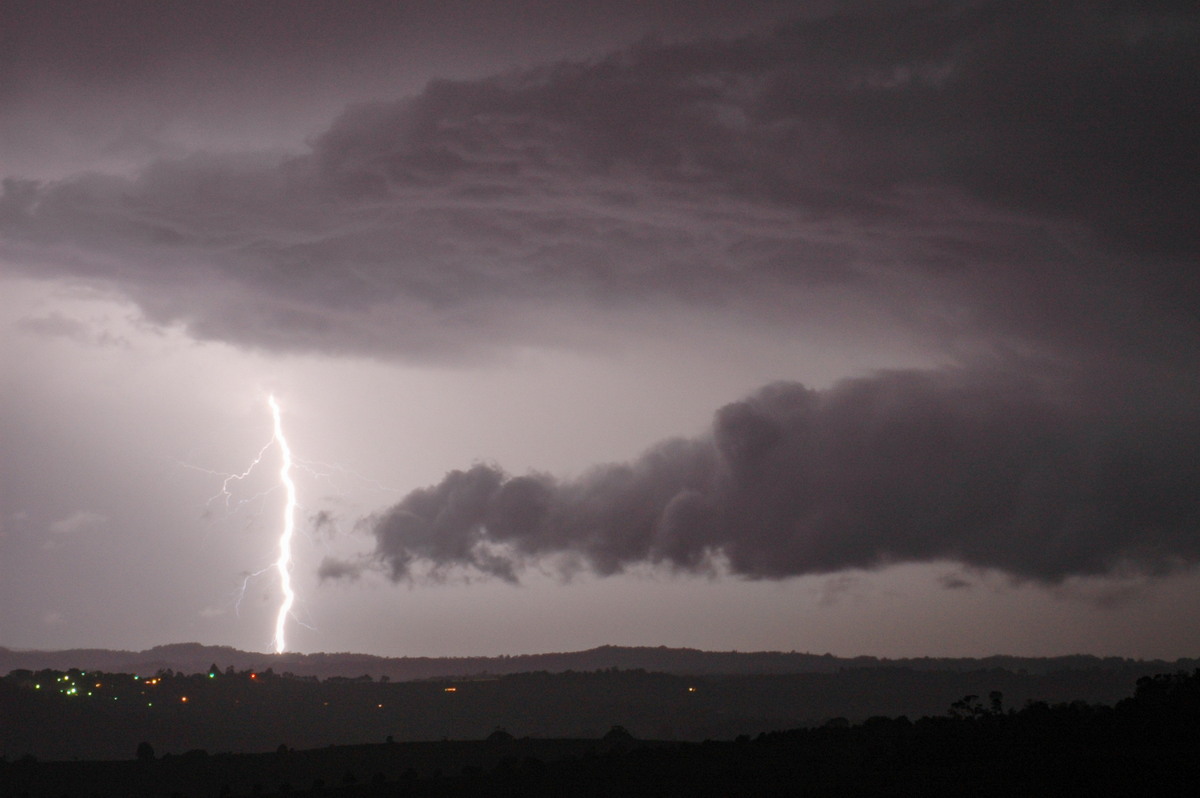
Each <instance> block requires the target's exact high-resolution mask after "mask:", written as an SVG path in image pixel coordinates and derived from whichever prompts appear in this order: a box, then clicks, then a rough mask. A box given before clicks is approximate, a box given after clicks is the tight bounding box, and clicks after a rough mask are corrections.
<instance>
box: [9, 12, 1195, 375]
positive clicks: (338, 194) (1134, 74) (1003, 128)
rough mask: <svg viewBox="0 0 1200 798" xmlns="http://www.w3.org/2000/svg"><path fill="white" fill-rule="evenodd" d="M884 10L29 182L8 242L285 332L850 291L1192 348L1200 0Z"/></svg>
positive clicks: (165, 309)
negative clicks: (112, 171)
mask: <svg viewBox="0 0 1200 798" xmlns="http://www.w3.org/2000/svg"><path fill="white" fill-rule="evenodd" d="M870 9H871V11H870V13H867V12H866V11H858V12H855V11H851V12H845V13H830V14H828V15H826V16H823V17H818V18H808V19H804V20H799V21H796V22H793V23H790V24H785V25H781V26H778V27H776V28H773V29H771V30H769V31H766V32H761V33H758V34H753V35H747V36H741V37H737V38H732V39H726V40H705V41H695V42H661V41H657V40H654V39H648V40H646V41H644V42H642V43H641V44H639V45H637V46H635V47H632V48H630V49H627V50H625V51H622V52H619V53H616V54H614V55H612V56H610V57H607V58H603V59H598V60H592V61H587V62H576V63H560V64H555V65H550V66H546V67H542V68H539V69H533V70H525V71H518V72H514V73H510V74H506V75H503V76H499V77H495V78H491V79H484V80H471V81H437V82H434V83H431V84H430V85H429V86H428V87H427V88H426V89H425V90H424V91H423V92H421V93H420V94H419V95H417V96H415V97H412V98H409V99H406V100H402V101H395V102H385V103H375V104H362V105H356V106H354V107H352V108H350V109H348V110H347V111H346V112H345V113H344V114H342V115H341V116H340V117H339V118H338V119H337V120H336V121H335V122H333V124H332V125H331V126H330V127H329V128H328V130H326V131H325V133H324V134H322V135H321V136H319V137H317V138H316V139H314V140H313V142H312V146H311V151H310V152H307V153H304V154H301V155H297V156H295V157H291V158H288V159H285V160H283V161H280V160H279V159H278V157H266V156H262V157H255V156H239V157H237V158H234V157H230V156H224V155H196V156H192V157H189V158H183V159H176V160H163V161H159V162H157V163H156V164H154V165H152V166H150V167H149V168H147V169H145V170H144V171H142V172H141V173H140V174H139V175H137V176H136V177H131V178H126V177H116V176H102V175H95V174H92V175H83V176H79V177H75V178H71V179H67V180H63V181H58V182H50V183H42V184H38V183H33V182H29V181H22V180H9V181H7V182H6V183H5V186H4V194H3V198H0V254H3V255H4V257H5V258H6V260H8V261H9V262H11V263H13V264H15V265H18V266H24V267H25V268H27V269H30V270H36V271H37V273H39V274H43V275H52V274H68V275H72V276H76V277H83V278H86V279H90V280H94V281H97V282H101V283H105V284H109V285H112V286H115V287H117V288H118V289H119V290H121V291H124V292H125V293H127V294H128V295H129V296H131V297H132V298H133V299H134V300H135V301H137V302H138V303H139V304H140V305H141V306H142V308H143V309H144V311H145V312H146V314H147V315H148V316H149V317H150V318H151V319H152V320H155V321H158V322H162V323H180V324H184V325H186V326H187V327H188V328H189V329H190V331H191V332H192V334H194V335H196V336H198V337H204V338H213V339H220V340H226V341H230V342H233V343H235V344H240V345H245V346H252V347H262V348H267V349H276V350H284V349H290V350H302V351H323V352H334V353H337V352H354V353H369V354H391V355H399V356H407V357H434V358H445V357H456V356H463V355H465V354H469V353H471V352H475V351H478V350H481V349H487V348H489V347H496V346H504V345H506V344H510V343H519V342H529V341H543V342H544V341H548V340H554V339H559V338H562V337H564V336H569V335H570V325H571V324H574V323H576V322H579V323H582V324H585V325H586V324H587V321H586V320H587V319H589V318H592V319H593V323H594V318H595V316H596V314H600V315H601V316H608V315H610V314H612V313H614V312H618V313H619V312H621V311H627V310H631V311H636V310H639V309H646V308H652V307H654V308H661V307H670V306H677V307H685V306H686V307H701V308H705V309H708V310H712V311H719V312H723V313H729V314H734V313H751V314H760V315H765V316H767V317H769V318H772V319H773V320H775V321H778V322H784V323H792V324H799V323H801V322H800V320H801V319H803V318H808V317H810V316H811V315H812V314H815V313H817V312H818V310H819V309H820V308H821V307H822V306H824V305H827V304H828V303H829V302H830V300H831V298H835V297H846V296H854V297H859V298H861V299H862V301H864V302H866V303H870V304H873V305H875V306H876V307H879V308H882V309H884V310H883V311H882V312H884V313H885V314H891V315H892V320H893V321H894V322H895V323H899V324H902V325H906V326H907V327H908V328H909V329H910V330H913V331H916V332H917V333H918V334H923V335H926V336H928V338H929V340H931V341H937V342H938V344H939V345H941V346H943V347H950V349H951V351H956V352H957V351H958V350H959V349H960V348H964V351H972V347H978V346H979V342H980V341H981V340H986V341H987V342H988V345H989V346H991V347H1000V348H1004V347H1013V348H1018V349H1030V348H1033V349H1038V350H1040V351H1042V352H1051V353H1061V352H1062V351H1067V352H1070V353H1072V356H1076V355H1078V354H1079V353H1080V352H1086V353H1087V354H1088V356H1101V357H1104V356H1109V355H1111V354H1113V353H1117V354H1119V355H1121V356H1124V357H1128V358H1133V359H1142V358H1152V359H1159V360H1175V361H1178V360H1179V359H1180V358H1181V357H1184V358H1185V359H1186V357H1185V355H1181V348H1182V349H1183V350H1184V351H1187V350H1192V351H1193V352H1194V350H1195V348H1196V347H1197V346H1198V345H1200V335H1198V333H1197V324H1196V322H1197V319H1196V312H1195V308H1196V307H1200V291H1198V290H1197V285H1196V278H1195V276H1194V269H1193V268H1192V266H1191V263H1192V262H1193V261H1194V258H1195V256H1196V255H1197V254H1200V247H1198V246H1197V244H1198V240H1197V237H1196V236H1197V233H1196V226H1195V225H1194V224H1193V223H1192V213H1193V210H1192V209H1194V208H1195V207H1196V206H1197V204H1198V202H1197V201H1198V200H1200V197H1198V196H1197V192H1198V191H1200V189H1198V186H1200V179H1198V178H1200V175H1198V171H1200V170H1198V169H1197V156H1196V154H1195V148H1194V147H1193V146H1192V143H1193V142H1194V139H1195V135H1194V134H1195V132H1196V130H1197V128H1198V125H1197V122H1198V117H1200V111H1198V110H1197V105H1196V103H1195V102H1194V98H1195V97H1196V96H1197V95H1198V94H1200V91H1198V89H1200V83H1198V75H1200V67H1197V65H1196V62H1195V59H1194V57H1193V56H1194V53H1195V51H1196V49H1197V44H1198V41H1197V39H1198V38H1200V13H1197V12H1196V11H1195V9H1194V6H1193V5H1191V4H1171V3H1136V4H1135V3H1087V4H1082V3H1081V4H1044V3H1010V2H1005V3H961V4H955V3H945V4H892V5H888V6H886V7H880V6H878V5H872V6H870ZM315 60H316V61H317V62H319V61H320V60H321V59H320V58H319V57H318V58H316V59H315ZM122 64H123V62H122ZM121 68H122V69H126V68H129V66H128V65H127V64H123V65H121ZM114 70H116V67H114ZM116 73H119V70H116ZM118 77H119V74H118ZM549 307H553V308H554V310H553V311H548V310H547V308H549ZM842 323H849V322H844V321H843V322H842ZM1168 342H1171V343H1168ZM1179 342H1182V347H1181V345H1180V343H1179Z"/></svg>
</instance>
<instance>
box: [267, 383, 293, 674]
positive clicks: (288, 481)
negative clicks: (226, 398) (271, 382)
mask: <svg viewBox="0 0 1200 798" xmlns="http://www.w3.org/2000/svg"><path fill="white" fill-rule="evenodd" d="M267 403H268V404H270V405H271V414H272V416H274V419H275V441H276V442H277V443H278V444H279V450H280V452H281V453H282V455H283V457H282V460H283V463H282V464H281V465H280V467H279V481H280V482H282V483H283V487H284V489H285V490H286V491H287V504H286V505H285V506H284V510H283V531H282V532H281V533H280V535H279V559H277V560H276V561H275V570H277V571H278V572H279V586H280V589H281V590H282V591H283V601H282V602H281V603H280V605H279V614H278V615H276V616H275V653H276V654H282V653H283V652H284V648H285V646H286V641H285V638H284V626H285V625H286V624H287V619H288V615H289V614H290V613H291V611H292V605H293V604H294V603H295V602H296V592H295V591H294V590H292V573H291V569H292V535H293V534H294V533H295V531H296V483H295V482H293V481H292V449H291V447H290V446H288V442H287V437H286V436H285V435H284V434H283V417H282V413H281V412H280V409H279V403H278V402H276V401H275V395H274V394H272V395H271V396H270V397H268V399H267Z"/></svg>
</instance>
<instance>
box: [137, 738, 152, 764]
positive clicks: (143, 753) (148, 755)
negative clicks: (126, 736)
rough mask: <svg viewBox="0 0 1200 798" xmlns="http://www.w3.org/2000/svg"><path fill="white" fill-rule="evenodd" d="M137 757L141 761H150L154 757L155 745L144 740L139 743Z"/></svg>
mask: <svg viewBox="0 0 1200 798" xmlns="http://www.w3.org/2000/svg"><path fill="white" fill-rule="evenodd" d="M137 759H138V761H139V762H149V761H151V760H153V759H154V746H152V745H150V743H148V742H146V741H145V740H142V741H141V742H140V743H138V744H137Z"/></svg>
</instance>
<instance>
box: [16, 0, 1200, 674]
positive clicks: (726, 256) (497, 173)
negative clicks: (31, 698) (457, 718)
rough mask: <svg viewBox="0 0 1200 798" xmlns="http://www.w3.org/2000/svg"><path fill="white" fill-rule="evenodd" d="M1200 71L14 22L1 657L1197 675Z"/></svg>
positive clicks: (582, 40) (1089, 61)
mask: <svg viewBox="0 0 1200 798" xmlns="http://www.w3.org/2000/svg"><path fill="white" fill-rule="evenodd" d="M1198 51H1200V12H1198V11H1197V9H1196V7H1195V3H1194V2H1178V3H1172V2H1136V3H1135V2H1129V3H1119V2H1088V3H1077V4H1076V3H1054V4H1051V3H1040V2H1028V3H1026V2H966V0H962V1H961V2H944V3H931V2H916V1H914V2H901V1H900V0H896V1H895V2H863V3H854V2H848V3H836V2H817V1H816V0H813V1H812V2H804V1H803V0H800V1H793V2H745V1H743V2H738V3H722V2H714V3H696V2H694V1H693V2H682V0H680V2H675V0H652V1H650V2H646V1H645V0H643V1H642V2H632V1H631V2H622V1H621V0H609V1H608V2H597V3H586V4H571V3H562V2H550V1H549V0H546V1H545V2H543V1H542V0H517V1H515V2H512V1H510V2H486V1H485V0H457V1H454V0H450V1H449V2H446V1H442V2H424V0H420V1H419V2H353V3H351V2H332V1H329V2H325V1H316V0H313V1H309V0H297V1H296V2H249V1H247V2H151V1H150V0H144V1H139V2H135V1H133V0H128V1H125V0H110V1H108V2H96V3H86V4H85V3H59V2H47V1H46V0H37V1H36V2H35V1H34V0H28V1H27V0H0V177H2V178H3V190H2V193H0V330H2V335H0V607H2V608H3V610H2V612H0V645H2V646H8V647H14V648H68V647H82V646H89V647H92V646H95V647H100V646H103V647H110V648H132V649H140V648H147V647H150V646H153V645H157V644H163V643H171V642H182V641H193V640H195V641H200V642H203V643H213V644H227V645H234V646H237V647H240V648H245V649H251V650H267V649H269V648H270V647H271V645H272V639H271V638H272V633H273V626H274V614H275V612H276V609H277V607H278V606H279V601H280V582H279V579H278V578H277V575H276V574H275V573H274V572H273V571H271V570H269V568H270V566H271V564H272V563H273V562H274V561H275V559H276V557H277V556H278V555H277V542H278V537H279V534H280V530H281V529H282V516H283V510H284V499H285V491H284V490H283V489H282V487H281V485H280V481H279V479H278V472H279V469H280V467H281V463H282V460H281V457H282V450H281V447H280V446H279V445H278V444H272V419H271V413H270V408H269V407H268V404H267V397H268V396H269V395H271V394H274V395H275V396H276V397H277V399H278V400H279V403H280V405H281V406H282V410H283V415H282V420H283V427H284V429H285V432H286V435H287V439H288V442H289V444H290V448H291V450H292V454H293V456H294V457H295V459H296V464H295V469H294V471H295V477H296V482H297V487H298V492H299V501H300V505H301V506H300V508H299V510H298V512H297V521H298V532H297V539H296V545H295V551H294V564H293V571H292V573H293V579H294V582H295V585H296V589H297V591H298V601H297V604H296V608H295V610H294V612H293V614H292V617H291V618H289V620H288V624H287V630H288V648H289V649H292V650H298V651H359V652H370V653H378V654H388V655H466V654H501V653H510V654H515V653H532V652H540V651H561V650H573V649H579V648H586V647H591V646H596V645H601V644H607V643H612V644H621V645H669V646H693V647H698V648H707V649H725V650H727V649H740V650H755V649H782V650H800V651H812V652H816V653H823V652H826V651H828V652H832V653H835V654H839V655H857V654H873V655H879V656H917V655H924V654H928V655H962V656H979V655H988V654H993V653H1011V654H1027V655H1052V654H1065V653H1073V652H1086V653H1095V654H1102V655H1121V656H1135V657H1169V658H1174V657H1180V656H1195V655H1196V649H1195V637H1194V630H1195V629H1196V628H1197V623H1198V622H1200V572H1198V570H1197V563H1198V562H1200V467H1198V463H1197V451H1200V446H1198V445H1200V401H1198V400H1200V310H1198V309H1200V277H1198V275H1197V269H1196V264H1197V263H1198V262H1200V260H1198V258H1200V224H1197V219H1196V208H1200V163H1198V160H1200V155H1198V151H1197V148H1196V146H1195V143H1196V141H1197V138H1198V136H1200V125H1198V122H1200V105H1197V103H1196V97H1198V96H1200V62H1197V60H1196V58H1195V54H1196V52H1198ZM260 456H261V461H260V462H259V464H258V466H257V467H256V468H255V469H253V470H251V471H250V473H249V474H248V475H246V476H245V477H244V478H242V475H243V474H244V473H245V472H246V471H247V469H249V468H250V467H251V465H252V464H253V463H254V461H255V460H256V458H259V457H260ZM230 477H235V478H233V479H230Z"/></svg>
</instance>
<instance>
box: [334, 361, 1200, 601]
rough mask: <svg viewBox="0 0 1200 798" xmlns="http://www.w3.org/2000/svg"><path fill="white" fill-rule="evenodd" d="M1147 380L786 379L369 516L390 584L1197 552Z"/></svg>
mask: <svg viewBox="0 0 1200 798" xmlns="http://www.w3.org/2000/svg"><path fill="white" fill-rule="evenodd" d="M1156 391H1157V386H1156V387H1155V388H1150V387H1148V386H1146V385H1140V386H1132V387H1131V386H1121V387H1115V388H1114V387H1113V384H1106V383H1104V382H1103V381H1096V382H1081V381H1067V382H1064V381H1062V380H1061V379H1059V377H1058V376H1054V377H1049V376H1047V377H1044V378H1039V379H1038V380H1032V379H1027V378H1021V377H1017V376H1014V375H1013V374H1011V373H1007V372H1002V371H992V372H990V373H984V372H978V371H958V370H945V371H934V372H920V371H895V372H884V373H880V374H877V375H875V376H872V377H869V378H860V379H853V380H847V381H844V382H842V383H840V384H838V385H837V386H835V387H833V388H831V389H829V390H826V391H815V390H810V389H807V388H805V387H803V386H801V385H798V384H793V383H780V384H775V385H770V386H767V387H766V388H763V389H762V390H760V391H759V392H758V393H756V394H755V395H753V396H751V397H749V398H748V399H745V400H743V401H740V402H735V403H733V404H730V405H727V406H725V407H723V408H721V409H720V410H719V411H718V412H717V413H716V416H715V418H714V421H713V424H712V429H711V431H710V433H709V434H707V435H705V436H703V437H701V438H697V439H693V440H682V439H680V440H671V441H667V442H664V443H661V444H659V445H658V446H656V447H654V448H652V449H650V450H649V451H647V452H646V453H645V454H643V455H642V456H641V457H640V458H638V459H637V460H635V461H633V462H630V463H622V464H611V465H604V466H600V467H597V468H595V469H593V470H592V471H590V472H588V473H586V474H584V475H583V476H581V477H579V478H577V479H572V480H557V479H554V478H552V477H549V476H546V475H541V474H531V475H527V476H515V477H514V476H510V475H508V474H506V473H504V472H503V471H502V470H501V469H499V468H498V467H495V466H490V465H482V464H480V465H475V466H473V467H472V468H470V469H468V470H465V471H453V472H451V473H449V474H447V475H446V478H445V479H444V480H443V481H442V482H441V483H439V484H438V485H435V486H432V487H429V488H425V489H422V490H417V491H414V492H413V493H411V494H409V495H408V496H407V497H406V498H404V499H403V500H402V501H400V502H399V503H398V504H396V505H395V506H393V507H391V508H390V509H388V510H386V511H385V512H382V513H380V514H378V515H377V516H375V517H373V518H371V519H370V520H369V522H368V524H367V525H368V527H369V528H370V530H371V532H373V534H374V537H375V541H376V543H375V550H374V553H373V556H374V559H375V561H376V563H377V564H378V565H379V566H381V567H382V568H384V570H385V571H386V572H387V573H388V574H389V576H390V577H391V578H393V579H395V580H400V579H404V578H408V577H410V576H412V575H413V574H414V569H417V570H418V572H419V569H420V568H421V567H423V566H428V565H432V566H433V567H434V573H437V572H439V571H444V570H445V568H447V567H453V566H464V567H468V568H471V569H476V570H478V571H481V572H484V573H487V574H491V575H494V576H498V577H500V578H503V579H506V580H514V579H516V576H517V573H518V572H519V570H520V569H521V567H522V566H523V565H525V564H527V563H528V562H529V561H531V560H537V559H539V558H547V557H550V558H552V559H556V560H557V561H558V562H559V563H565V564H566V565H565V567H567V568H568V569H569V568H571V567H586V568H588V569H591V570H593V571H594V572H596V573H599V574H602V575H608V574H614V573H618V572H621V571H622V570H624V569H626V568H628V567H630V566H631V565H635V564H640V563H650V564H655V565H660V566H666V567H668V568H673V569H679V570H683V571H708V570H711V569H712V568H713V567H714V563H715V562H725V563H727V564H728V568H729V569H730V571H731V572H733V573H734V574H739V575H742V576H746V577H751V578H770V579H774V578H783V577H789V576H795V575H801V574H811V573H823V572H833V571H839V570H844V569H847V568H855V567H859V568H870V567H875V566H881V565H885V564H892V563H901V562H913V561H916V562H926V561H933V560H941V559H949V560H954V561H958V562H961V563H963V564H966V565H969V566H974V567H980V568H991V569H998V570H1000V571H1003V572H1006V573H1008V574H1011V575H1013V576H1016V577H1019V578H1024V579H1031V580H1036V581H1041V582H1047V583H1053V582H1057V581H1060V580H1062V579H1064V578H1065V577H1069V576H1074V575H1108V574H1113V573H1119V572H1128V571H1136V572H1147V573H1160V572H1165V571H1169V570H1172V569H1173V568H1176V567H1179V566H1181V565H1185V564H1191V563H1195V562H1196V561H1197V560H1200V532H1198V530H1200V476H1198V474H1197V471H1196V469H1195V468H1194V467H1193V466H1194V459H1195V454H1194V453H1195V451H1196V450H1197V444H1200V424H1198V422H1200V416H1198V413H1197V411H1196V409H1195V408H1196V403H1195V402H1194V401H1192V402H1191V403H1190V404H1188V403H1184V402H1181V403H1179V404H1173V402H1172V401H1166V402H1162V401H1159V402H1154V401H1148V399H1147V395H1146V394H1147V393H1151V394H1153V393H1155V392H1156ZM1191 395H1192V396H1193V399H1194V397H1195V391H1194V388H1193V390H1192V392H1191ZM344 570H353V572H354V573H357V572H358V570H357V569H348V568H347V567H346V566H342V565H339V564H338V563H330V564H329V567H327V568H326V567H323V574H324V575H326V576H339V575H342V573H343V572H344Z"/></svg>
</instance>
